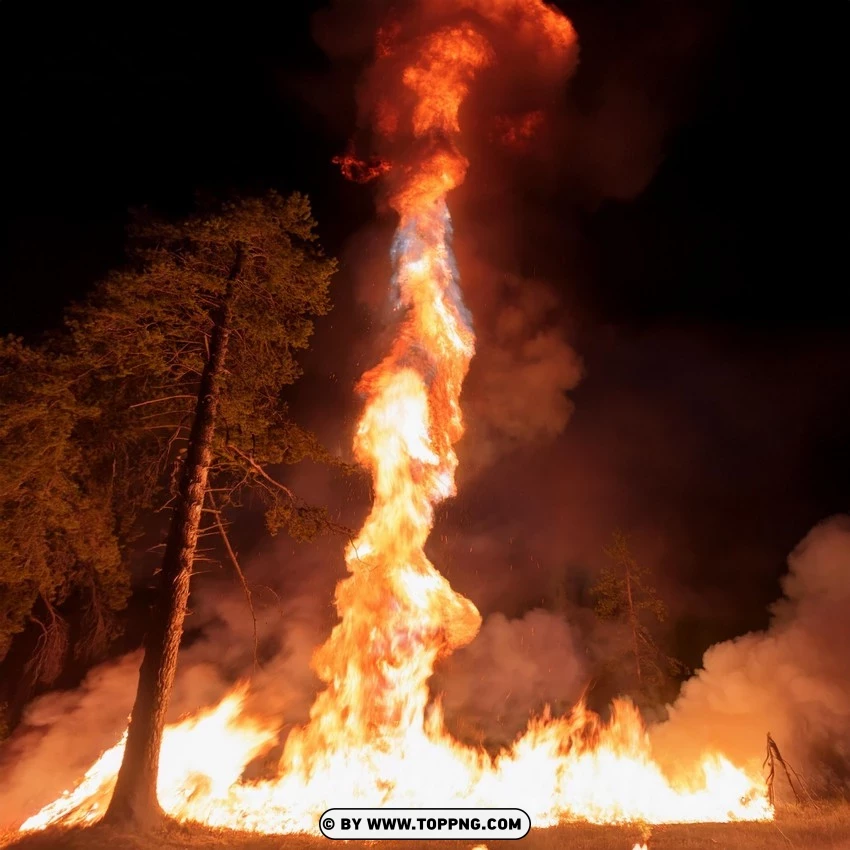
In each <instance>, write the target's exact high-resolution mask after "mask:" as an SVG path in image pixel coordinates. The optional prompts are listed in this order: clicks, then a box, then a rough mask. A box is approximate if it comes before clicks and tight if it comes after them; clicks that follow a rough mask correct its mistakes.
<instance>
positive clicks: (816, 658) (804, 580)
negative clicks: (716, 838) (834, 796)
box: [653, 516, 850, 792]
mask: <svg viewBox="0 0 850 850" xmlns="http://www.w3.org/2000/svg"><path fill="white" fill-rule="evenodd" d="M788 565H789V572H788V575H787V576H786V577H785V579H784V580H783V590H784V594H785V595H784V598H782V599H781V600H780V601H779V602H777V603H776V604H775V605H774V606H773V609H772V615H773V617H772V621H771V623H770V626H769V628H768V629H767V631H764V632H754V633H751V634H748V635H744V636H743V637H740V638H737V639H735V640H730V641H726V642H725V643H720V644H717V645H715V646H713V647H711V648H710V649H709V650H708V651H707V652H706V653H705V656H704V659H703V669H701V670H700V671H698V672H697V674H696V675H695V676H694V677H693V678H692V679H690V680H689V681H688V682H686V683H685V684H684V686H683V687H682V692H681V695H680V696H679V699H678V700H677V701H676V703H675V705H673V706H672V707H670V710H669V720H668V721H667V722H666V723H664V724H662V725H660V726H659V727H657V728H656V729H655V730H654V731H653V740H654V742H655V746H656V748H657V751H658V753H659V755H660V756H662V757H663V758H664V759H665V761H666V762H667V763H668V764H669V765H671V766H672V765H681V764H683V763H687V762H689V761H691V760H692V759H694V758H696V757H698V756H699V755H700V752H701V751H703V750H707V749H717V750H720V751H721V752H723V753H725V754H726V755H727V756H728V757H729V758H730V759H732V760H733V761H734V762H736V763H738V764H746V765H748V766H749V767H751V768H753V769H755V770H758V769H760V766H761V762H762V760H763V758H764V755H765V749H766V734H767V733H768V732H770V733H771V734H772V736H773V738H774V740H775V741H776V742H777V744H778V746H779V747H780V750H781V751H782V754H783V756H784V757H785V758H786V760H787V761H789V762H790V763H791V764H792V765H794V766H795V767H796V768H797V770H798V771H800V772H801V773H802V774H803V775H804V776H805V777H806V778H807V780H808V783H809V784H811V785H812V786H813V789H814V790H816V791H820V792H830V791H831V792H834V791H835V790H842V789H843V790H844V791H845V792H846V790H847V787H848V785H847V781H848V778H850V735H848V731H850V614H848V611H850V517H848V516H837V517H833V518H831V519H829V520H826V521H824V522H822V523H820V524H819V525H817V526H816V527H815V528H814V529H812V531H811V532H810V533H809V534H808V535H807V536H806V538H805V539H804V540H803V541H802V543H800V544H799V546H797V548H796V549H795V550H794V551H793V552H792V554H791V555H790V557H789V559H788ZM779 784H781V778H780V780H778V785H779Z"/></svg>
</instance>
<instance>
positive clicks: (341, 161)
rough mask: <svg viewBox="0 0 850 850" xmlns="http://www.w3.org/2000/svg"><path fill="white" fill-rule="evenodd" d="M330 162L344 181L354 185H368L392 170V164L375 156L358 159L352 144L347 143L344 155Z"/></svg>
mask: <svg viewBox="0 0 850 850" xmlns="http://www.w3.org/2000/svg"><path fill="white" fill-rule="evenodd" d="M331 162H332V163H333V164H334V165H338V166H339V170H340V171H341V172H342V176H343V177H345V179H346V180H351V181H353V182H354V183H369V182H371V181H372V180H375V179H377V178H378V177H380V176H381V175H382V174H386V173H387V172H388V171H389V170H390V169H391V168H392V163H390V162H388V161H387V160H385V159H381V158H380V157H377V156H373V157H369V159H360V158H359V157H358V156H357V154H355V152H354V144H353V143H349V145H348V148H347V150H346V151H345V153H344V154H340V155H339V156H335V157H334V158H333V159H332V160H331Z"/></svg>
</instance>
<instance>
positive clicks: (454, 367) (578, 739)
mask: <svg viewBox="0 0 850 850" xmlns="http://www.w3.org/2000/svg"><path fill="white" fill-rule="evenodd" d="M465 5H466V7H468V8H471V9H472V10H473V11H475V12H477V13H478V14H480V15H485V16H488V17H489V18H490V19H491V20H496V21H497V22H499V23H502V24H504V25H506V26H507V25H510V26H512V27H515V28H516V29H517V31H518V32H520V33H522V32H525V31H528V30H529V29H533V30H534V31H535V32H536V33H538V34H542V35H543V37H544V40H545V41H546V42H547V43H548V45H549V49H550V50H552V51H554V52H555V53H558V51H561V52H564V51H568V50H570V49H571V48H572V46H573V42H574V38H575V36H574V32H573V29H572V26H571V24H570V23H569V21H567V20H566V19H565V18H564V17H563V16H561V15H560V13H558V12H557V11H555V10H554V9H552V8H550V7H549V6H546V5H545V4H544V3H542V2H541V0H467V2H466V3H465ZM493 59H494V56H493V50H492V47H491V45H490V44H489V43H488V42H487V40H486V39H485V38H484V36H483V35H482V34H481V33H480V32H478V31H477V30H476V29H475V28H474V27H473V26H472V24H470V23H464V24H459V25H454V26H451V27H447V28H444V29H441V30H439V31H438V32H435V33H433V34H432V35H430V36H429V37H427V38H425V39H423V40H421V42H420V43H419V52H418V59H417V61H416V62H414V63H413V64H411V65H410V66H408V67H407V69H406V70H405V71H404V74H403V81H404V83H405V85H406V86H407V87H408V88H409V89H410V90H411V91H413V92H414V93H415V94H416V97H417V100H416V104H415V106H414V107H413V110H412V115H411V117H410V129H411V130H412V132H413V134H414V135H415V136H417V137H420V138H421V142H420V143H419V148H420V150H419V153H418V156H417V158H416V161H415V162H409V163H407V164H406V165H405V166H404V167H403V168H402V169H401V170H399V171H398V172H396V173H397V175H398V177H397V182H396V185H395V186H394V189H393V192H392V194H391V197H390V202H391V204H392V206H393V208H394V209H395V210H396V211H397V212H398V215H399V225H398V230H397V232H396V237H395V241H394V244H393V249H392V253H393V260H394V266H395V276H394V280H393V286H394V292H395V297H396V303H397V307H398V310H399V314H400V322H399V327H398V332H397V335H396V338H395V342H394V343H393V345H392V348H391V350H390V352H389V353H388V354H387V356H386V357H385V358H384V359H383V361H382V362H381V363H379V364H378V365H377V366H375V367H374V368H373V369H371V370H370V371H368V372H367V373H366V374H365V375H364V376H363V378H362V380H361V382H360V387H359V388H360V391H361V392H362V393H363V394H364V396H365V398H366V402H365V409H364V412H363V415H362V418H361V419H360V422H359V425H358V427H357V432H356V436H355V441H354V448H355V452H356V456H357V459H358V460H359V461H360V463H362V464H363V465H364V466H365V467H366V468H368V469H369V471H370V472H371V475H372V480H373V487H374V504H373V506H372V510H371V512H370V513H369V516H368V517H367V519H366V521H365V524H364V526H363V528H362V530H361V531H360V533H359V535H358V536H357V538H356V540H355V541H354V542H352V543H351V545H350V546H349V547H348V549H347V552H346V564H347V567H348V571H349V573H350V575H349V576H348V577H347V578H346V579H344V580H343V581H341V582H340V583H339V585H338V586H337V590H336V606H337V610H338V612H339V615H340V622H339V623H338V625H337V626H336V627H335V628H334V629H333V631H332V633H331V635H330V637H329V639H328V641H327V642H326V643H325V644H324V646H322V647H321V648H320V649H319V650H318V651H317V652H316V654H315V656H314V660H313V664H314V667H315V670H316V671H317V673H318V674H319V676H320V677H321V679H322V680H323V681H324V682H325V684H326V688H325V690H324V691H323V692H322V693H321V694H319V696H318V697H317V699H316V701H315V703H314V704H313V707H312V709H311V712H310V720H309V722H308V723H307V724H306V725H305V726H303V727H299V728H296V729H295V730H293V731H292V732H291V734H290V735H289V737H288V739H287V741H286V744H285V747H284V752H283V755H282V757H281V761H280V764H279V770H278V773H277V775H276V776H275V777H274V778H272V779H265V780H261V781H254V782H248V781H246V780H243V779H242V778H241V776H242V773H243V771H244V769H245V767H246V766H247V764H248V763H249V762H250V761H251V759H253V758H254V757H255V756H256V755H257V754H259V753H261V752H263V751H265V750H267V749H270V748H271V746H272V745H273V743H274V741H275V740H276V730H275V729H270V728H268V726H267V725H265V724H263V723H260V722H258V721H256V720H254V719H252V718H251V717H250V716H248V715H246V713H245V712H244V708H243V705H242V698H243V696H244V692H243V691H241V690H237V691H235V692H234V693H232V694H230V695H228V696H227V697H225V699H224V700H223V701H222V702H221V703H220V704H219V705H218V706H215V707H213V708H212V709H208V710H206V711H203V712H199V713H198V714H197V715H195V716H194V717H191V718H189V719H187V720H184V721H182V722H181V723H178V724H176V725H174V726H171V727H169V728H168V730H167V732H166V735H165V738H164V742H163V756H162V767H161V772H160V776H159V783H158V793H159V798H160V801H161V803H162V805H163V807H164V809H165V810H166V811H167V812H169V813H170V814H172V815H173V816H174V817H176V818H178V819H180V820H194V821H200V822H202V823H205V824H209V825H212V826H225V827H231V828H239V829H247V830H256V831H260V832H268V833H285V832H295V831H305V832H316V831H317V818H318V816H319V814H320V813H321V812H322V811H324V810H325V809H327V808H331V807H339V806H358V805H359V806H369V807H374V806H384V805H387V806H401V807H415V806H417V805H423V804H430V805H438V806H458V805H463V806H470V805H472V806H488V807H492V806H502V807H516V806H520V807H521V808H524V809H525V810H526V811H527V812H528V813H529V815H530V816H531V818H532V823H533V824H534V826H537V827H539V826H547V825H551V824H554V823H556V822H558V821H559V820H563V819H585V820H589V821H594V822H600V823H601V822H618V821H627V820H641V821H646V822H649V823H660V822H676V821H679V822H681V821H701V820H714V821H723V820H731V819H747V820H755V819H764V818H769V817H771V816H772V810H771V808H770V806H769V805H768V803H767V800H766V798H765V796H764V793H763V787H762V785H761V782H760V779H759V778H757V777H754V776H750V775H748V774H747V773H746V772H745V771H743V770H741V769H738V768H736V767H735V766H733V765H732V764H731V763H730V762H729V761H727V760H726V759H725V758H723V757H722V755H720V754H711V755H709V756H707V757H706V758H705V760H704V762H703V764H702V765H701V766H700V768H699V769H698V770H697V771H696V773H695V774H694V775H691V776H685V777H677V778H674V779H671V778H669V777H667V776H665V775H664V773H663V772H662V771H661V769H660V767H659V766H658V765H657V764H656V762H655V761H654V760H653V757H652V752H651V747H650V743H649V740H648V737H647V733H646V731H645V729H644V726H643V723H642V721H641V718H640V716H639V714H638V712H637V710H636V709H635V708H634V707H633V706H632V705H631V704H630V703H627V702H616V703H615V705H614V706H613V711H612V716H611V719H610V721H609V722H603V721H602V720H601V719H600V718H599V717H597V716H596V715H594V714H593V713H592V712H589V711H588V710H587V709H586V708H585V706H584V705H583V704H579V705H578V706H576V707H575V709H574V710H573V712H572V713H571V714H570V715H568V716H566V717H560V718H552V717H550V716H549V715H548V713H547V714H545V715H544V716H543V717H540V718H537V719H535V720H533V721H532V722H531V723H530V724H529V727H528V729H527V731H526V732H525V733H524V734H523V735H522V736H521V737H520V738H519V739H518V740H517V741H516V742H515V744H514V745H513V746H512V747H511V748H510V749H508V750H506V751H503V752H501V753H499V754H498V755H497V756H495V757H493V756H491V755H489V754H488V753H487V752H485V751H483V750H481V749H476V748H471V747H466V746H463V745H461V744H460V743H458V742H457V741H455V740H454V739H453V738H452V737H451V736H450V735H449V734H448V732H447V731H446V728H445V724H444V720H443V712H442V708H441V705H440V703H439V701H436V702H433V701H432V700H431V697H430V693H429V689H428V680H429V678H430V676H431V674H432V672H433V669H434V663H435V661H436V660H437V658H438V657H439V656H441V655H443V654H446V653H449V652H451V651H452V650H453V649H455V648H457V647H459V646H462V645H464V644H466V643H468V642H469V641H471V640H472V639H473V638H474V637H475V635H476V633H477V631H478V629H479V627H480V623H481V617H480V615H479V613H478V610H477V609H476V607H475V606H474V605H473V603H472V602H471V601H469V600H468V599H466V598H464V597H463V596H462V595H460V594H459V593H457V592H456V591H455V590H453V589H452V587H451V586H450V584H449V583H448V581H447V580H446V579H445V578H444V577H443V576H442V575H441V574H440V573H439V572H438V571H437V570H436V569H435V567H434V566H433V565H432V564H431V563H430V562H429V560H428V558H427V557H426V555H425V552H424V546H425V543H426V541H427V539H428V535H429V533H430V530H431V527H432V524H433V520H434V510H435V506H436V505H437V504H438V503H439V502H440V501H442V500H444V499H446V498H448V497H450V496H452V495H453V494H454V492H455V480H454V477H455V470H456V467H457V456H456V454H455V450H454V445H455V443H456V442H457V441H458V439H459V438H460V437H461V435H462V434H463V427H464V426H463V417H462V414H461V407H460V393H461V387H462V385H463V381H464V378H465V376H466V373H467V370H468V368H469V364H470V360H471V358H472V356H473V353H474V346H475V340H474V335H473V331H472V327H471V323H470V318H469V315H468V313H467V311H466V309H465V307H464V305H463V301H462V298H461V293H460V289H459V281H458V275H457V270H456V267H455V261H454V257H453V254H452V250H451V234H452V227H451V217H450V215H449V209H448V206H447V203H446V197H447V194H448V193H449V192H450V191H451V190H452V189H453V188H454V187H456V186H457V185H458V184H459V183H461V182H462V181H463V179H464V176H465V173H466V169H467V164H468V163H467V161H466V159H465V158H464V157H463V156H462V155H461V154H460V153H459V151H458V150H457V148H456V146H455V142H454V140H453V138H452V137H453V136H454V135H456V134H457V133H458V132H459V123H458V121H459V112H460V108H461V103H462V101H463V98H464V97H465V95H466V94H467V91H468V88H469V86H470V84H471V82H472V79H473V77H474V75H475V73H476V72H478V71H479V70H481V69H482V68H484V67H486V66H487V65H488V64H489V63H490V62H492V61H493ZM122 747H123V744H122V743H119V744H117V745H116V746H115V747H113V748H112V749H111V750H108V751H107V752H105V753H104V754H103V756H101V758H100V759H99V760H98V761H97V762H96V764H95V765H94V766H93V767H92V768H91V769H90V770H89V772H88V773H87V774H86V776H85V777H84V778H83V780H82V781H81V783H80V784H79V785H78V786H77V787H76V789H74V790H73V791H71V792H69V793H67V794H66V795H63V797H61V798H60V799H59V800H57V801H55V802H54V803H52V804H50V805H49V806H47V807H45V808H44V809H43V810H42V811H41V812H39V813H38V814H37V815H35V816H34V817H32V818H30V819H29V820H28V821H27V822H26V823H25V824H24V825H23V826H22V829H24V830H31V829H40V828H43V827H45V826H46V825H48V824H50V823H54V822H57V821H63V822H65V823H75V822H90V821H92V820H94V819H96V818H97V817H99V815H100V813H101V811H102V810H103V808H104V805H105V803H106V801H107V800H108V797H109V795H110V793H111V790H112V787H113V785H114V782H115V775H116V771H117V768H118V763H119V762H120V758H121V752H122Z"/></svg>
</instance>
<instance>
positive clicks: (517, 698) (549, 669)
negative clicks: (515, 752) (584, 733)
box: [432, 609, 586, 745]
mask: <svg viewBox="0 0 850 850" xmlns="http://www.w3.org/2000/svg"><path fill="white" fill-rule="evenodd" d="M578 644H579V640H578V639H577V636H576V635H575V634H574V632H573V629H572V628H571V627H570V625H569V623H568V622H567V620H566V619H565V618H564V617H562V616H559V615H557V614H553V613H552V612H551V611H544V610H540V609H535V610H532V611H529V612H528V613H527V614H525V615H524V616H523V617H521V618H519V619H515V620H511V619H508V618H507V617H505V615H504V614H493V615H492V616H490V617H489V618H488V619H487V620H486V621H485V622H484V625H483V626H482V628H481V631H480V632H479V634H478V636H477V637H476V638H475V640H474V641H473V642H472V643H471V644H470V645H469V646H467V647H464V648H463V649H460V650H458V651H457V652H456V653H455V654H454V655H452V656H450V657H449V659H448V660H447V661H446V662H444V664H443V665H442V666H441V667H440V668H439V670H438V672H437V674H436V675H435V677H434V680H433V682H432V686H433V690H434V691H435V692H436V693H440V694H442V703H443V706H444V708H445V711H446V717H447V719H448V722H449V727H450V728H451V729H452V731H453V732H455V733H456V734H457V735H458V736H459V737H461V738H472V739H475V740H477V741H478V742H479V743H487V744H490V745H507V744H509V743H510V742H511V741H513V740H514V739H515V738H516V736H517V735H518V734H519V733H520V732H521V731H522V730H523V729H525V727H526V726H527V724H528V719H529V714H530V713H532V712H540V711H541V710H542V709H543V708H544V707H545V706H546V705H549V706H551V707H553V708H557V707H563V706H567V705H572V704H573V703H574V702H575V701H576V699H577V698H578V697H579V695H580V693H581V690H582V688H583V686H584V685H585V684H586V680H585V676H586V670H585V665H584V663H583V661H582V655H581V653H580V651H579V649H578Z"/></svg>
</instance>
